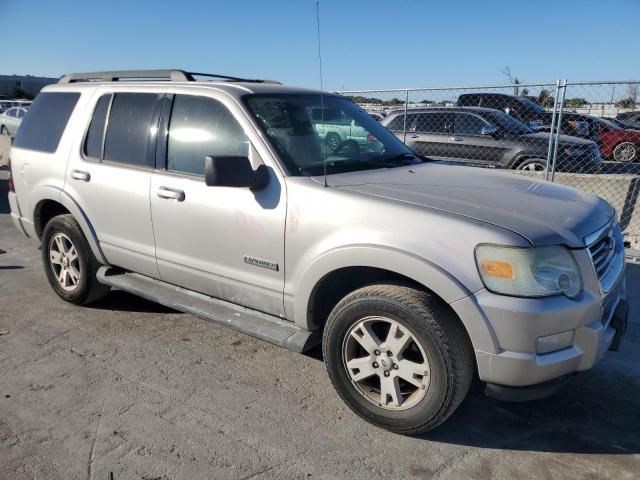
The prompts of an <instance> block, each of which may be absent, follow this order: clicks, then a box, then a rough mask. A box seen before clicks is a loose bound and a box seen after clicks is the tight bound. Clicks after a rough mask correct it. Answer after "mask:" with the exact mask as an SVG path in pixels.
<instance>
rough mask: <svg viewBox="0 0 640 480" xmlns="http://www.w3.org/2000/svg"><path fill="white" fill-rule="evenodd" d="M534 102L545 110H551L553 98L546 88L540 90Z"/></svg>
mask: <svg viewBox="0 0 640 480" xmlns="http://www.w3.org/2000/svg"><path fill="white" fill-rule="evenodd" d="M536 101H537V102H538V103H539V104H540V105H542V106H543V107H545V108H553V97H552V96H551V92H549V90H547V89H546V88H543V89H542V90H540V93H539V94H538V98H537V100H536Z"/></svg>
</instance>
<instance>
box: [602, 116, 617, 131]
mask: <svg viewBox="0 0 640 480" xmlns="http://www.w3.org/2000/svg"><path fill="white" fill-rule="evenodd" d="M599 121H600V123H604V124H605V125H606V126H607V127H609V128H610V129H611V130H622V127H620V125H619V124H618V123H617V122H615V121H613V120H610V119H608V118H600V119H599Z"/></svg>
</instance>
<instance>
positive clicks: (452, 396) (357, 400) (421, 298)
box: [322, 284, 475, 435]
mask: <svg viewBox="0 0 640 480" xmlns="http://www.w3.org/2000/svg"><path fill="white" fill-rule="evenodd" d="M370 316H385V317H388V318H391V319H393V320H395V321H396V322H397V323H399V324H401V325H402V327H403V328H406V329H407V330H408V331H409V332H410V333H411V334H413V336H414V337H415V338H416V339H417V340H418V341H419V342H420V345H421V347H422V348H423V349H424V352H425V353H426V357H427V359H428V362H429V364H430V369H431V371H430V380H429V384H428V387H427V388H426V394H425V396H424V397H422V399H421V400H420V401H419V402H418V403H416V404H415V405H413V406H411V407H410V408H408V409H406V410H389V409H386V408H383V407H382V406H381V405H380V406H378V405H375V404H374V402H372V401H371V400H369V399H367V398H365V396H364V395H363V394H362V393H361V392H359V391H358V388H357V387H356V386H354V383H353V382H352V380H351V377H350V374H349V372H348V371H347V367H346V365H345V363H346V359H345V358H344V356H343V353H342V352H343V344H344V342H345V338H346V337H347V335H348V334H349V331H350V329H351V328H352V327H353V326H354V325H355V324H356V323H358V322H359V321H361V319H362V318H366V317H370ZM322 349H323V354H324V359H325V364H326V367H327V371H328V373H329V377H330V379H331V382H332V383H333V385H334V387H335V388H336V390H337V392H338V394H339V395H340V397H342V399H343V400H344V402H345V403H346V404H347V405H348V406H349V407H350V408H351V409H352V410H353V411H354V412H355V413H356V414H358V415H359V416H361V417H362V418H364V419H365V420H367V421H368V422H370V423H372V424H374V425H377V426H380V427H383V428H385V429H388V430H391V431H393V432H396V433H400V434H405V435H416V434H420V433H423V432H426V431H428V430H431V429H433V428H435V427H437V426H438V425H440V424H441V423H442V422H444V421H445V420H446V419H447V418H448V417H449V416H450V415H451V414H452V413H453V412H454V410H455V409H456V408H457V407H458V406H459V405H460V403H461V402H462V400H463V399H464V397H465V396H466V394H467V392H468V391H469V387H470V385H471V382H472V379H473V377H474V374H475V357H474V352H473V348H472V346H471V343H470V341H469V338H468V336H467V333H466V331H465V330H464V327H463V326H462V325H461V323H460V321H459V320H458V319H457V318H456V317H455V314H454V313H453V312H452V311H451V310H450V309H449V307H448V306H447V305H446V304H444V303H443V302H442V301H441V300H440V299H439V298H437V297H435V296H434V295H432V294H430V293H427V292H425V291H422V290H418V289H415V288H411V287H407V286H403V285H400V284H378V285H371V286H367V287H363V288H360V289H358V290H356V291H354V292H352V293H350V294H349V295H347V296H346V297H345V298H344V299H342V300H341V301H340V302H339V303H338V304H337V305H336V307H335V308H334V309H333V311H332V312H331V314H330V316H329V319H328V321H327V324H326V327H325V330H324V336H323V344H322ZM374 366H376V365H374ZM385 375H386V374H385Z"/></svg>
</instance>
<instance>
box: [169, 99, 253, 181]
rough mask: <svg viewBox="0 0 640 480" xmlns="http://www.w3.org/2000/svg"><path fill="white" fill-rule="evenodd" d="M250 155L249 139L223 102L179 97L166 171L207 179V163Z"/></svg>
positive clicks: (175, 109)
mask: <svg viewBox="0 0 640 480" xmlns="http://www.w3.org/2000/svg"><path fill="white" fill-rule="evenodd" d="M207 155H212V156H241V157H246V156H248V155H249V139H248V138H247V136H246V135H245V133H244V131H243V130H242V127H241V126H240V125H239V124H238V122H237V121H236V119H235V118H234V117H233V115H232V114H231V112H229V110H227V108H226V107H225V106H224V105H222V104H221V103H220V102H218V101H216V100H213V99H211V98H206V97H198V96H194V95H176V97H175V100H174V102H173V109H172V111H171V122H170V124H169V140H168V142H167V169H168V170H170V171H173V172H183V173H191V174H194V175H204V159H205V157H206V156H207Z"/></svg>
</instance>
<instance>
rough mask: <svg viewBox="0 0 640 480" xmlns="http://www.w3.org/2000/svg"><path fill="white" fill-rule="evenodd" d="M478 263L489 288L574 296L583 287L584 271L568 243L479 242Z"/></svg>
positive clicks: (520, 294)
mask: <svg viewBox="0 0 640 480" xmlns="http://www.w3.org/2000/svg"><path fill="white" fill-rule="evenodd" d="M476 264H477V265H478V272H480V277H481V278H482V281H483V283H484V285H485V287H487V289H488V290H490V291H492V292H494V293H500V294H503V295H513V296H517V297H547V296H550V295H558V294H564V295H566V296H567V297H569V298H574V297H575V296H576V295H578V294H579V293H580V291H581V290H582V281H581V279H580V272H579V270H578V266H577V265H576V262H575V260H574V259H573V256H572V255H571V253H570V252H569V250H567V249H566V248H564V247H561V246H557V245H554V246H549V247H532V248H521V247H503V246H499V245H484V244H483V245H478V246H477V247H476Z"/></svg>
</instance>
